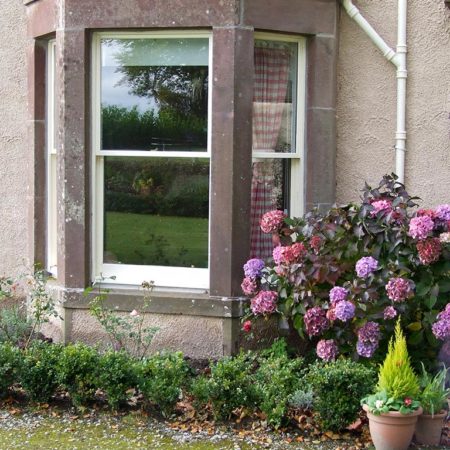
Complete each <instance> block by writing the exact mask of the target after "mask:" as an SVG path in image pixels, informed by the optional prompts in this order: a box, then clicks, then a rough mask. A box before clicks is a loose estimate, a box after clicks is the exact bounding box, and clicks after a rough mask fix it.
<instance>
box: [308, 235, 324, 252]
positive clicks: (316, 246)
mask: <svg viewBox="0 0 450 450" xmlns="http://www.w3.org/2000/svg"><path fill="white" fill-rule="evenodd" d="M309 245H310V246H311V248H312V249H313V250H314V253H316V254H317V253H319V250H320V247H322V238H321V237H320V236H313V237H312V238H311V239H310V241H309Z"/></svg>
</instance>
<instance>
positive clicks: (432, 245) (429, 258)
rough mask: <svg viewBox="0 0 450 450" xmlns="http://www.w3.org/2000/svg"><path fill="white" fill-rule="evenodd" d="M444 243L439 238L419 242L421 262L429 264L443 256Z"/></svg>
mask: <svg viewBox="0 0 450 450" xmlns="http://www.w3.org/2000/svg"><path fill="white" fill-rule="evenodd" d="M441 250H442V245H441V241H440V240H439V238H429V239H424V240H423V241H419V242H418V243H417V251H418V252H419V259H420V262H421V263H422V264H423V265H425V266H428V265H429V264H431V263H434V262H436V261H437V260H438V259H439V257H440V256H441Z"/></svg>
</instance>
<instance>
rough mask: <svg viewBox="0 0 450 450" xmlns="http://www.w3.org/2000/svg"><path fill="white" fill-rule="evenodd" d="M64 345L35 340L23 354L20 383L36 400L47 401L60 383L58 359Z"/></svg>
mask: <svg viewBox="0 0 450 450" xmlns="http://www.w3.org/2000/svg"><path fill="white" fill-rule="evenodd" d="M62 349H63V347H62V346H61V345H58V344H48V343H46V342H41V341H34V342H33V343H32V345H31V346H30V347H29V348H27V349H26V350H25V352H24V354H23V361H22V364H21V370H20V377H19V378H20V383H21V385H22V387H23V389H24V390H25V392H26V393H27V395H28V396H29V398H30V399H31V400H33V401H35V402H47V401H48V400H50V398H51V397H52V396H53V394H54V393H55V391H56V389H57V387H58V385H59V380H58V370H57V367H58V360H59V355H60V354H61V352H62Z"/></svg>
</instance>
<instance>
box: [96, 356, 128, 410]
mask: <svg viewBox="0 0 450 450" xmlns="http://www.w3.org/2000/svg"><path fill="white" fill-rule="evenodd" d="M97 385H98V387H99V388H100V389H102V390H103V391H104V392H105V393H106V396H107V401H108V404H109V406H110V407H111V408H112V409H114V410H117V409H118V408H119V406H120V404H121V403H125V402H126V401H127V400H128V399H129V397H130V393H131V392H132V390H133V389H134V388H136V386H137V373H136V361H135V360H133V359H132V358H131V357H130V356H129V355H128V354H127V353H125V352H124V351H120V352H114V351H109V352H107V353H105V354H103V355H100V361H99V374H98V382H97Z"/></svg>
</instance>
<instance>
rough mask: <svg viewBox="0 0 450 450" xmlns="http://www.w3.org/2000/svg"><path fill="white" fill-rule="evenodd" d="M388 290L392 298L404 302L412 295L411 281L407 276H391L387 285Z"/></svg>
mask: <svg viewBox="0 0 450 450" xmlns="http://www.w3.org/2000/svg"><path fill="white" fill-rule="evenodd" d="M386 292H387V295H388V297H389V299H390V300H392V301H394V302H397V303H399V302H403V301H405V300H406V299H407V298H409V297H411V296H412V294H413V292H412V287H411V282H410V281H409V280H407V279H405V278H391V279H390V280H389V281H388V284H387V285H386Z"/></svg>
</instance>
